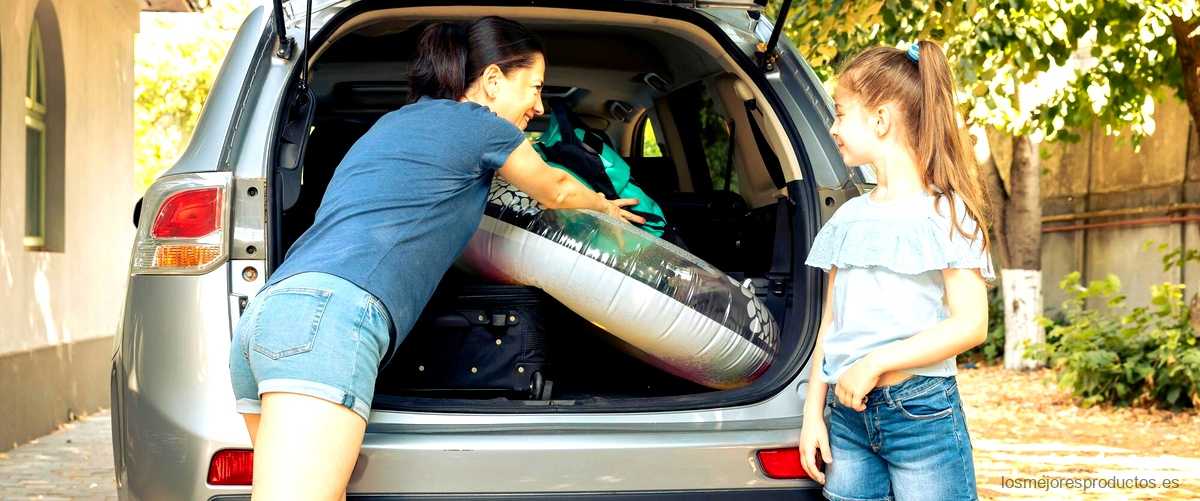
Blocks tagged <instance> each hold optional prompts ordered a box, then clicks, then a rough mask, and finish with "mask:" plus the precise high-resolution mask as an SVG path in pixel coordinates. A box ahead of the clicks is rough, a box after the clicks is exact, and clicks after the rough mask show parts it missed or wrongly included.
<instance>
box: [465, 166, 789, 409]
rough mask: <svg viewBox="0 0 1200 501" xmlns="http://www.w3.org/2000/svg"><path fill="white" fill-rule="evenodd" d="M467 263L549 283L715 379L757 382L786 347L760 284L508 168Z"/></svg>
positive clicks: (626, 336)
mask: <svg viewBox="0 0 1200 501" xmlns="http://www.w3.org/2000/svg"><path fill="white" fill-rule="evenodd" d="M458 265H459V267H460V268H464V269H466V270H468V271H470V272H474V273H476V274H479V275H482V276H484V277H486V278H488V279H490V280H493V281H498V282H505V283H515V284H523V285H530V286H535V287H538V288H541V289H542V290H544V291H545V292H546V293H547V294H549V295H551V296H553V297H554V298H555V299H557V300H558V301H559V302H561V303H563V304H564V305H565V306H567V307H568V308H570V309H571V310H573V311H575V312H576V313H577V314H579V315H580V316H582V317H584V318H585V319H587V320H589V321H590V322H592V323H594V324H596V325H597V326H599V327H600V328H602V329H604V330H605V331H607V332H608V333H609V334H612V335H613V336H615V337H616V338H617V339H618V341H619V342H617V343H616V344H617V345H618V346H621V347H622V348H623V349H625V350H626V351H627V352H629V353H630V354H631V355H634V356H636V357H638V358H640V359H642V360H643V361H645V362H647V363H650V364H652V365H654V366H656V367H658V368H660V369H663V370H665V371H667V372H670V373H672V374H675V375H677V376H679V377H682V378H684V379H687V380H690V381H693V382H696V383H699V384H702V385H705V386H708V387H711V388H717V389H730V388H737V387H741V386H745V385H746V384H749V383H750V382H752V381H754V379H756V378H757V377H758V376H760V375H761V374H762V373H763V372H765V371H766V370H767V368H768V367H770V365H771V363H772V362H773V361H774V359H775V355H776V354H777V352H778V350H779V329H778V326H777V325H776V322H775V320H774V319H773V318H772V317H771V314H770V312H769V311H768V310H767V308H766V306H765V305H764V304H763V303H762V302H761V301H759V300H758V298H756V297H755V296H754V293H753V291H752V290H751V289H750V288H748V287H742V286H739V284H738V283H737V282H736V281H735V280H733V279H732V278H730V277H729V276H728V275H726V274H724V273H722V272H721V271H720V270H717V269H716V268H713V267H712V266H711V265H709V264H708V263H706V262H704V261H703V260H701V259H699V258H697V257H695V256H693V255H691V254H689V253H687V252H686V251H684V250H682V249H680V248H679V247H677V246H675V245H672V244H670V243H669V242H666V241H664V240H661V239H659V238H656V237H654V236H653V235H650V234H649V233H646V232H645V231H642V230H641V229H638V228H636V227H634V226H633V225H630V224H628V223H625V222H623V221H619V220H617V219H615V218H613V217H611V216H609V215H607V214H603V213H599V212H596V211H588V210H542V208H541V207H540V206H539V205H538V204H537V202H536V201H535V200H533V199H532V198H530V197H529V196H528V195H526V194H524V193H522V192H521V191H520V190H518V189H517V188H516V187H514V186H512V185H510V184H508V183H507V182H505V181H504V180H503V179H501V178H500V177H499V176H497V177H496V178H495V181H494V182H493V185H492V191H491V193H490V195H489V197H488V203H487V206H486V208H485V212H484V217H483V220H482V221H481V223H480V225H479V230H478V231H476V233H475V235H474V236H473V237H472V239H471V241H470V243H469V244H468V245H467V248H466V249H465V250H464V252H463V254H462V256H461V257H460V258H459V261H458Z"/></svg>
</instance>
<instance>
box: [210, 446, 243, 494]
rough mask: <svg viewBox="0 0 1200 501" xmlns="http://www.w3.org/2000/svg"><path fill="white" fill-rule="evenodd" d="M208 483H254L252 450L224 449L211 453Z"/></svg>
mask: <svg viewBox="0 0 1200 501" xmlns="http://www.w3.org/2000/svg"><path fill="white" fill-rule="evenodd" d="M208 483H209V484H212V485H250V484H252V483H254V451H252V450H246V449H225V450H221V451H217V453H216V454H213V457H212V462H210V463H209V464H208Z"/></svg>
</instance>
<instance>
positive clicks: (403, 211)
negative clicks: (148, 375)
mask: <svg viewBox="0 0 1200 501" xmlns="http://www.w3.org/2000/svg"><path fill="white" fill-rule="evenodd" d="M544 73H545V58H544V55H543V50H542V46H541V44H540V42H539V41H538V40H537V39H536V38H534V37H533V36H532V35H531V34H530V33H529V32H528V31H527V30H526V29H525V28H524V27H523V26H521V25H520V24H518V23H516V22H514V21H511V20H507V19H503V18H499V17H487V18H483V19H479V20H477V21H475V22H472V23H469V24H450V23H436V24H432V25H430V26H428V27H427V28H426V29H425V31H424V32H423V33H422V35H421V40H420V46H419V48H418V54H417V58H416V61H415V62H414V63H413V65H412V68H411V71H410V74H409V82H410V86H411V93H410V99H409V104H408V105H406V106H404V107H402V108H401V109H399V110H396V111H393V112H391V113H388V114H386V115H384V116H383V117H382V118H380V119H379V121H378V122H376V124H375V125H374V126H373V127H372V128H371V129H370V130H369V131H367V133H366V134H365V135H363V137H362V138H360V139H359V140H358V142H356V143H355V144H354V146H353V147H352V148H351V149H350V151H349V152H348V153H347V154H346V157H345V158H344V159H343V160H342V163H341V164H340V165H339V166H338V168H337V170H336V172H335V174H334V176H333V179H332V181H331V182H330V184H329V187H328V188H327V191H326V193H325V197H324V198H323V199H322V201H321V207H320V209H318V211H317V216H316V219H315V221H314V223H313V225H312V227H311V228H309V229H308V230H307V231H306V232H305V233H304V234H303V235H302V236H301V237H300V239H299V240H297V241H296V243H295V244H294V245H293V246H292V248H291V249H290V250H289V251H288V254H287V256H286V258H285V259H284V261H283V263H282V264H281V265H280V266H279V268H278V269H277V270H276V271H275V272H274V274H272V275H271V277H270V278H269V279H268V280H267V283H266V287H265V288H264V289H263V290H262V291H261V292H260V293H259V294H258V296H256V297H255V298H254V299H253V300H252V301H251V302H250V304H249V305H248V306H247V308H246V311H245V312H244V314H243V316H242V319H241V321H240V322H239V323H238V326H237V330H236V332H235V335H234V344H233V346H234V348H233V349H232V350H231V356H230V372H231V377H232V380H233V387H234V394H235V396H236V397H237V399H238V401H237V409H238V412H240V413H242V414H243V416H244V418H245V420H246V428H247V430H248V431H249V433H250V439H251V441H252V443H253V444H254V450H255V455H254V486H253V496H254V498H255V499H339V498H342V497H344V496H345V489H346V484H347V482H348V481H349V478H350V472H351V471H352V470H353V468H354V464H355V460H356V459H357V457H358V452H359V448H360V446H361V444H362V438H363V432H364V430H365V427H366V423H367V418H368V414H369V412H370V409H371V399H372V397H373V392H374V387H375V378H376V376H377V373H378V368H379V366H380V365H381V361H382V360H383V358H384V356H385V355H386V354H387V353H389V345H390V346H391V347H392V348H394V346H395V345H398V344H399V343H400V342H401V341H402V340H403V339H404V337H405V335H407V333H408V331H409V329H410V328H411V327H412V325H413V323H414V321H415V320H416V317H417V315H418V314H419V313H420V312H421V310H422V309H423V308H424V306H425V303H426V302H427V301H428V300H429V297H430V296H431V295H432V294H433V291H434V288H435V287H436V285H437V283H438V282H439V280H440V279H441V277H442V275H443V274H444V273H445V272H446V270H447V269H448V268H449V267H450V265H451V263H452V262H453V261H454V259H455V258H456V257H457V256H458V255H459V253H460V252H461V251H462V249H463V247H464V246H465V245H466V243H467V241H468V240H469V239H470V237H471V235H472V234H473V233H474V232H475V230H476V228H477V227H478V225H479V222H480V219H481V217H482V214H483V207H484V203H485V198H486V195H487V192H488V188H489V186H490V185H491V181H492V176H493V175H494V173H495V172H496V171H499V173H500V175H501V176H504V177H505V178H506V179H507V180H508V181H509V182H511V183H513V184H514V185H516V186H517V187H518V188H520V189H521V190H522V191H525V192H526V193H528V194H529V195H530V196H532V197H534V198H535V199H537V201H538V202H540V203H541V204H543V205H545V206H546V207H548V208H580V209H592V210H597V211H603V212H605V213H608V214H610V215H612V216H616V217H619V218H623V219H627V220H630V221H635V222H644V221H643V220H642V219H641V218H640V217H638V216H635V215H633V214H631V213H629V212H627V211H625V210H624V209H622V207H628V206H631V205H635V204H637V200H614V201H608V200H605V199H604V197H603V196H601V195H599V194H597V193H595V192H593V191H591V190H590V189H588V188H586V187H584V186H583V185H582V184H580V183H579V182H577V181H575V180H574V178H572V177H571V176H570V175H568V174H566V173H564V172H563V171H561V170H558V169H554V168H551V167H550V166H548V165H546V164H545V163H544V162H543V161H542V160H541V158H540V157H539V156H538V155H537V153H536V152H535V151H534V149H533V147H532V145H530V143H529V141H527V140H526V139H525V136H524V134H523V133H522V129H524V128H525V126H526V125H528V123H529V120H530V119H532V118H533V117H535V116H537V115H540V114H542V104H541V88H542V82H543V79H544ZM393 332H394V333H395V334H396V335H395V341H394V342H391V343H389V340H390V337H391V336H390V334H391V333H393Z"/></svg>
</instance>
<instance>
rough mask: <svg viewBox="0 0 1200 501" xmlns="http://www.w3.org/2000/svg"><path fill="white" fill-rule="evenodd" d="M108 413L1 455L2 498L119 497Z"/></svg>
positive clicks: (69, 426)
mask: <svg viewBox="0 0 1200 501" xmlns="http://www.w3.org/2000/svg"><path fill="white" fill-rule="evenodd" d="M111 422H112V420H111V419H110V418H109V414H108V411H104V412H101V413H99V414H95V415H91V416H84V417H81V418H80V419H79V420H78V421H74V422H71V423H67V424H65V425H63V426H62V428H61V429H59V430H58V431H56V432H54V433H51V434H50V435H47V436H44V437H42V438H39V439H37V440H34V441H32V442H30V443H28V444H25V445H22V446H20V447H17V448H15V449H13V450H10V451H8V452H5V453H0V500H3V501H10V500H13V501H15V500H26V499H41V500H47V501H48V500H68V499H72V500H74V499H80V500H83V499H86V500H102V501H109V500H113V501H115V500H116V499H117V485H116V480H114V478H113V457H112V435H111V434H110V432H109V425H110V424H111Z"/></svg>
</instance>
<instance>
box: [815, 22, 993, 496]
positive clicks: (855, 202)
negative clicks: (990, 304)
mask: <svg viewBox="0 0 1200 501" xmlns="http://www.w3.org/2000/svg"><path fill="white" fill-rule="evenodd" d="M834 93H835V96H836V98H835V100H834V101H835V105H836V111H837V118H836V120H835V121H834V123H833V127H832V129H830V133H831V134H832V135H833V137H834V140H835V141H836V142H837V145H838V149H839V150H840V151H841V154H842V158H843V159H844V160H845V163H846V164H847V165H864V164H870V165H871V166H872V167H874V169H875V173H876V176H877V178H878V180H879V183H878V185H877V187H876V188H875V189H874V190H873V191H871V192H870V193H868V194H866V195H861V196H858V197H855V198H853V199H851V200H849V201H847V202H846V203H845V204H844V205H843V206H842V207H841V208H839V209H838V211H837V212H836V213H835V214H834V215H833V217H832V218H830V220H829V222H828V223H826V225H825V226H824V227H823V228H821V231H820V232H819V233H818V234H817V238H816V240H815V241H814V242H813V246H812V250H811V251H810V252H809V255H808V259H807V261H806V264H808V265H809V266H815V267H820V268H823V269H826V270H829V288H828V290H827V291H826V302H825V305H826V306H825V312H824V316H823V318H822V321H821V328H820V330H819V331H818V336H817V348H816V351H815V354H814V357H813V360H814V364H813V369H812V372H811V374H810V376H809V381H810V384H809V385H808V394H807V400H806V403H805V412H804V422H803V426H802V428H801V431H800V453H801V462H802V463H803V466H804V469H805V471H808V472H809V473H810V474H811V475H812V477H813V478H814V479H815V480H817V481H818V482H821V483H822V484H824V485H825V487H824V492H823V494H824V495H825V497H826V498H828V499H831V500H835V501H837V500H855V501H861V500H891V499H896V500H902V501H906V500H924V499H928V500H949V499H975V497H976V493H975V468H974V463H973V461H972V458H971V441H970V436H969V435H968V433H967V426H966V421H965V419H964V415H963V409H962V402H961V400H960V399H959V395H958V387H957V384H956V382H955V379H954V374H955V369H956V366H955V356H956V355H958V354H959V353H962V352H964V351H966V350H968V349H970V348H971V347H973V346H976V345H978V344H980V343H982V342H983V341H984V339H985V337H986V336H987V285H986V283H985V280H994V279H995V274H994V272H993V270H992V265H991V259H990V257H989V256H988V246H989V239H988V234H987V228H986V226H984V225H980V224H979V222H983V221H986V216H985V210H984V209H985V201H984V198H983V195H982V193H981V188H980V187H979V185H978V183H977V181H976V180H975V177H974V176H973V172H972V168H971V165H972V164H971V161H970V157H968V156H967V150H966V146H965V145H964V141H963V139H962V136H961V135H960V129H959V127H958V116H957V114H956V112H955V107H954V90H953V83H952V81H951V76H950V70H949V67H948V66H947V64H946V57H945V55H944V54H943V53H942V50H941V48H939V47H938V46H937V45H936V44H934V43H933V42H928V41H921V42H917V43H914V44H913V45H912V47H911V48H909V50H908V51H903V50H898V49H893V48H886V47H878V48H873V49H869V50H867V51H865V52H863V53H862V54H859V55H858V56H857V57H855V58H854V59H853V60H851V61H850V63H849V64H848V65H846V67H845V68H844V69H843V70H842V72H841V75H840V76H839V78H838V82H837V87H836V89H835V92H834ZM826 420H828V424H826ZM818 452H819V455H818ZM818 460H821V461H823V463H824V471H823V472H822V471H821V469H819V468H818V466H817V464H818V463H817V461H818Z"/></svg>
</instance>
